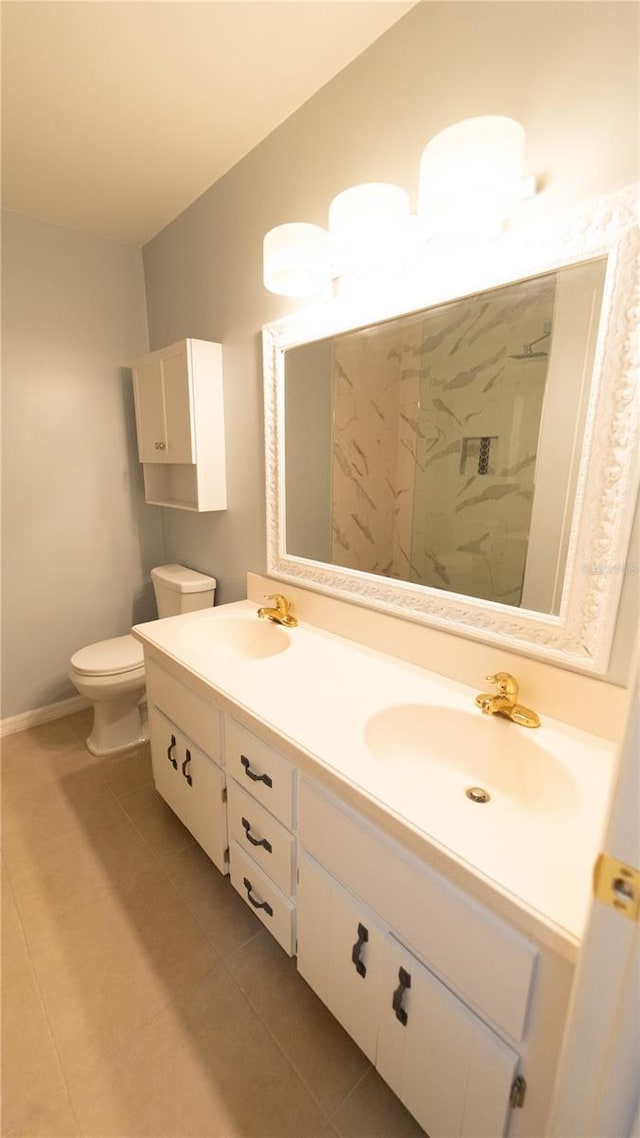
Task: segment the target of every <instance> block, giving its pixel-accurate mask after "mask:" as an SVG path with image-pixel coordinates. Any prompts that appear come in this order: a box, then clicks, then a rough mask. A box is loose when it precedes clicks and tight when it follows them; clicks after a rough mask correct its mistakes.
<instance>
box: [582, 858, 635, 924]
mask: <svg viewBox="0 0 640 1138" xmlns="http://www.w3.org/2000/svg"><path fill="white" fill-rule="evenodd" d="M593 892H594V896H595V897H596V898H597V900H598V901H602V903H603V905H609V906H611V908H612V909H617V910H618V912H619V913H621V914H622V916H623V917H628V919H629V920H630V921H638V920H640V869H634V867H633V866H632V865H626V864H625V862H623V861H619V860H618V859H617V858H615V857H611V854H608V853H601V854H599V855H598V859H597V861H596V864H595V866H594V868H593Z"/></svg>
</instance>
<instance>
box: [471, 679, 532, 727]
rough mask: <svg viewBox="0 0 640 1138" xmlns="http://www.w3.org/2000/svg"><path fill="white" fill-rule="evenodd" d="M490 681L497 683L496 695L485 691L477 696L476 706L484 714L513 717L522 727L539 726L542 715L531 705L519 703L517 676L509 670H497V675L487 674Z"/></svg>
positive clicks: (506, 717)
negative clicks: (526, 705) (510, 673)
mask: <svg viewBox="0 0 640 1138" xmlns="http://www.w3.org/2000/svg"><path fill="white" fill-rule="evenodd" d="M487 679H488V680H489V683H491V684H497V686H498V690H497V692H496V693H495V695H489V694H488V693H486V692H483V693H482V694H481V695H477V696H476V707H479V708H480V710H481V712H482V714H483V715H502V716H504V718H505V719H512V720H513V722H514V723H519V724H520V726H521V727H539V726H540V716H539V715H538V713H537V712H535V711H532V710H531V708H530V707H523V706H522V704H521V703H518V693H519V691H520V687H519V684H518V681H517V679H516V678H515V676H511V675H509V673H508V672H496V674H495V676H487Z"/></svg>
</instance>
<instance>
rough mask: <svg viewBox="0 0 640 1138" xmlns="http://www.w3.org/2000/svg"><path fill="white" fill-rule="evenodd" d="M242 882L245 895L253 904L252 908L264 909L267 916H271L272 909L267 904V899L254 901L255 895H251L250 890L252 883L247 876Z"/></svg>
mask: <svg viewBox="0 0 640 1138" xmlns="http://www.w3.org/2000/svg"><path fill="white" fill-rule="evenodd" d="M243 884H244V887H245V889H246V891H247V897H248V898H249V901H250V902H251V904H252V905H253V907H254V909H264V911H265V913H266V914H267V916H268V917H272V916H273V909H272V908H271V905H270V904H269V902H268V901H256V899H255V897H252V896H251V890H252V889H253V885H252V884H251V882H250V881H249V878H248V877H245V878H244V881H243Z"/></svg>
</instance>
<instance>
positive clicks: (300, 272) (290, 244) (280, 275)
mask: <svg viewBox="0 0 640 1138" xmlns="http://www.w3.org/2000/svg"><path fill="white" fill-rule="evenodd" d="M263 273H264V286H265V288H267V289H268V290H269V292H275V293H277V294H278V296H298V297H304V296H306V297H316V298H318V299H326V298H327V297H329V296H331V268H330V261H329V234H328V233H327V231H326V229H323V228H322V226H321V225H310V224H307V222H302V221H299V222H298V221H292V222H288V223H287V224H286V225H277V226H276V228H275V229H270V230H269V232H268V233H267V234H266V235H265V238H264V242H263Z"/></svg>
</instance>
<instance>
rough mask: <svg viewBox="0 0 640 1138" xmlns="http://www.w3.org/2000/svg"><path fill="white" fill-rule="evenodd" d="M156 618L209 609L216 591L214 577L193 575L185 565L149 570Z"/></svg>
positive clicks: (199, 574)
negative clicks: (156, 611)
mask: <svg viewBox="0 0 640 1138" xmlns="http://www.w3.org/2000/svg"><path fill="white" fill-rule="evenodd" d="M151 580H152V581H153V591H154V593H155V596H156V605H157V608H158V616H159V617H165V616H178V614H179V613H182V612H195V611H196V609H206V608H210V607H211V605H212V604H213V598H214V595H215V591H216V580H215V577H207V576H206V574H204V573H196V571H195V569H186V568H185V566H184V565H159V566H158V567H157V568H156V569H152V570H151Z"/></svg>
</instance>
